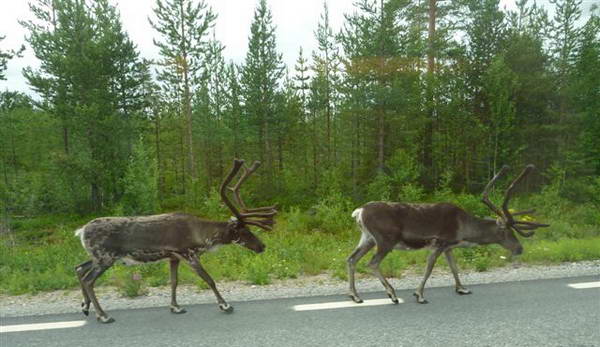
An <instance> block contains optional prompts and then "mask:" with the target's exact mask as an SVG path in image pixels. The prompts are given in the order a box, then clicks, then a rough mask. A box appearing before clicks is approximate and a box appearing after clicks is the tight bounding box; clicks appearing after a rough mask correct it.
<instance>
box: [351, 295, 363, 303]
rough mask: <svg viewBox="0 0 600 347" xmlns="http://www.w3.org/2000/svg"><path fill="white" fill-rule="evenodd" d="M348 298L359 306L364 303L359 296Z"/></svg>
mask: <svg viewBox="0 0 600 347" xmlns="http://www.w3.org/2000/svg"><path fill="white" fill-rule="evenodd" d="M348 296H349V297H350V299H352V301H354V302H355V303H357V304H362V303H363V300H362V299H361V298H359V297H358V295H354V294H348Z"/></svg>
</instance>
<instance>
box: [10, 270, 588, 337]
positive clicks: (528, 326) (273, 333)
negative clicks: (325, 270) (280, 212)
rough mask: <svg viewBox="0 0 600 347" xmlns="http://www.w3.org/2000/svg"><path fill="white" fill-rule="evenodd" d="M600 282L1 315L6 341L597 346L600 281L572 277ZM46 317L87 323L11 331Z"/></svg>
mask: <svg viewBox="0 0 600 347" xmlns="http://www.w3.org/2000/svg"><path fill="white" fill-rule="evenodd" d="M373 280H376V279H373ZM598 281H600V278H598V277H597V276H594V277H572V278H565V279H553V280H538V281H524V282H506V283H496V284H486V285H475V286H471V287H469V289H471V290H472V291H473V294H472V295H467V296H459V295H456V294H454V291H453V289H452V288H449V287H447V288H429V289H427V288H426V290H425V297H426V298H427V299H428V300H429V302H430V303H429V304H427V305H420V304H417V303H416V302H415V300H414V298H413V297H412V291H399V292H398V296H399V298H401V299H402V300H403V301H404V302H403V303H400V304H398V305H393V304H391V301H390V303H389V304H388V303H387V301H381V300H376V299H384V298H387V296H386V295H385V293H383V292H376V293H363V295H362V297H363V299H365V302H366V303H373V305H374V306H366V305H363V306H360V305H358V304H355V305H352V307H346V308H330V309H316V310H306V311H297V310H295V309H294V307H296V309H301V308H311V307H310V306H308V307H307V306H298V305H307V304H320V303H331V302H347V301H349V300H347V299H346V297H345V296H342V295H338V296H320V297H305V298H293V299H278V300H268V301H250V302H237V303H236V302H231V304H232V305H233V306H234V307H235V312H234V313H232V314H225V313H221V312H220V311H219V310H218V308H217V306H216V304H215V305H192V306H188V307H186V309H187V310H188V312H187V313H186V314H182V315H173V314H170V313H169V310H168V308H167V307H163V308H152V309H139V310H121V311H119V310H116V311H111V310H110V307H105V309H107V311H108V312H109V314H111V316H112V317H113V318H115V319H116V322H115V323H112V324H108V325H103V324H99V323H97V322H96V320H95V318H94V317H92V316H90V317H89V318H87V319H85V318H84V316H83V315H80V314H78V315H76V314H62V315H47V316H34V317H33V316H32V317H17V318H2V319H1V321H0V323H1V324H0V325H1V327H0V346H1V347H9V346H61V347H63V346H144V347H152V346H536V347H537V346H581V347H583V346H600V288H599V287H597V284H596V287H595V288H580V289H577V288H572V287H569V286H568V284H573V283H589V282H596V283H598ZM359 291H360V288H359ZM100 300H101V299H100ZM373 300H375V301H373ZM381 303H384V304H383V305H381ZM73 304H74V305H76V304H77V303H73ZM312 308H315V307H312ZM316 308H319V307H316ZM320 308H322V307H320ZM50 322H74V323H72V324H74V325H81V326H78V327H71V328H62V329H50V330H35V331H13V332H6V331H7V330H14V329H15V327H17V329H18V327H23V324H39V323H50ZM2 329H4V330H2Z"/></svg>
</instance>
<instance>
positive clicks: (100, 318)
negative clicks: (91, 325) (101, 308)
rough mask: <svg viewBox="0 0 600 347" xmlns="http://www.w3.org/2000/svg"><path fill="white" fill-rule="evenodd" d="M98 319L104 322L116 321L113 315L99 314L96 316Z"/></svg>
mask: <svg viewBox="0 0 600 347" xmlns="http://www.w3.org/2000/svg"><path fill="white" fill-rule="evenodd" d="M96 319H97V320H98V322H100V323H102V324H109V323H112V322H114V321H115V320H114V319H113V318H112V317H109V316H98V317H96Z"/></svg>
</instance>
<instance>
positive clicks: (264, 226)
mask: <svg viewBox="0 0 600 347" xmlns="http://www.w3.org/2000/svg"><path fill="white" fill-rule="evenodd" d="M244 223H246V224H250V225H254V226H257V227H259V228H262V229H265V230H267V231H271V230H273V227H272V226H271V225H273V224H274V223H273V221H272V220H270V221H265V222H262V221H257V220H246V221H244Z"/></svg>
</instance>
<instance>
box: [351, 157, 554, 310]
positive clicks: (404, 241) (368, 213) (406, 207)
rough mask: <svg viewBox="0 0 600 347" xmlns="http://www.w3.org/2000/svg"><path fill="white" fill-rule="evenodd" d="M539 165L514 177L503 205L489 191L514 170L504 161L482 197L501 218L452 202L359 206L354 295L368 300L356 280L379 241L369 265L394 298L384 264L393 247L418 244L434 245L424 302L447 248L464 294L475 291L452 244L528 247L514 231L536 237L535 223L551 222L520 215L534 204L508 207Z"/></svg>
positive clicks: (419, 293)
mask: <svg viewBox="0 0 600 347" xmlns="http://www.w3.org/2000/svg"><path fill="white" fill-rule="evenodd" d="M533 168H534V167H533V165H528V166H527V167H526V168H525V169H524V170H523V172H521V174H520V175H519V176H518V177H517V178H516V179H515V180H514V181H513V182H512V184H511V185H510V186H509V188H508V190H507V191H506V193H505V196H504V202H503V203H502V209H499V208H498V207H496V206H495V205H494V204H492V202H491V201H490V200H489V198H488V194H489V190H490V189H491V187H492V186H493V185H494V182H496V180H497V179H498V178H499V177H500V176H502V175H503V174H504V173H505V172H506V171H507V170H508V166H504V167H502V169H501V170H500V172H498V174H497V175H496V176H494V177H493V178H492V180H491V181H490V182H489V183H488V184H487V186H486V187H485V189H484V191H483V196H482V199H481V200H482V202H483V203H484V204H485V205H486V206H488V207H489V208H490V209H491V210H492V211H493V212H494V213H495V214H496V215H498V218H497V219H491V218H479V217H476V216H473V215H471V214H469V213H468V212H466V211H464V210H463V209H461V208H460V207H458V206H456V205H453V204H450V203H436V204H407V203H393V202H369V203H367V204H365V205H363V206H362V207H359V208H357V209H356V210H354V212H352V217H354V218H355V219H356V222H357V223H358V226H359V228H360V230H361V232H362V235H361V238H360V241H359V243H358V246H357V247H356V249H355V250H354V252H352V254H350V256H349V257H348V260H347V262H348V282H349V285H350V294H349V296H350V298H351V299H352V300H353V301H354V302H356V303H362V300H361V299H360V297H359V296H358V294H357V292H356V287H355V284H354V272H355V270H356V263H357V262H358V261H359V260H360V258H362V257H363V256H364V255H365V254H366V253H367V252H368V251H369V250H370V249H371V248H373V247H374V246H375V245H377V251H376V253H375V255H374V256H373V258H372V259H371V261H370V262H369V267H370V268H371V269H372V271H373V273H374V274H375V276H377V278H378V279H379V281H381V283H382V284H383V286H384V287H385V290H386V292H387V295H388V296H389V297H390V299H391V300H392V302H394V303H396V304H397V303H398V298H397V297H396V293H395V291H394V288H393V287H392V286H391V285H390V284H389V283H388V281H387V280H386V279H385V278H384V277H383V276H382V274H381V272H380V271H379V264H380V263H381V261H382V260H383V258H385V256H386V255H387V254H388V253H389V252H390V251H391V250H393V249H399V250H416V249H423V248H429V249H431V250H432V252H431V254H430V255H429V257H428V258H427V268H426V270H425V276H424V277H423V280H422V281H421V283H420V285H419V287H418V288H417V290H416V292H415V293H414V296H415V297H416V298H417V302H418V303H420V304H426V303H427V300H425V298H424V296H423V288H424V287H425V282H427V279H428V278H429V276H430V275H431V270H432V269H433V266H434V264H435V262H436V260H437V258H438V257H439V256H440V255H441V254H442V253H444V255H445V256H446V260H447V262H448V265H449V266H450V269H451V270H452V274H453V275H454V280H455V290H456V293H458V294H460V295H465V294H471V291H470V290H468V289H467V288H465V287H464V286H463V285H462V284H461V282H460V279H459V277H458V268H457V267H456V261H455V260H454V256H453V255H452V249H454V248H456V247H472V246H477V245H487V244H492V243H496V244H499V245H501V246H502V247H504V248H506V249H508V250H509V251H511V253H512V255H515V256H516V255H520V254H521V253H522V252H523V247H522V246H521V243H520V242H519V240H518V239H517V238H516V236H515V234H514V232H513V231H516V232H517V233H518V234H519V235H521V236H524V237H531V236H532V235H533V234H534V231H533V230H534V229H537V228H540V227H548V226H549V225H548V224H541V223H534V222H526V221H519V220H515V219H514V216H518V215H523V214H529V213H534V212H535V211H534V210H527V211H521V212H513V213H511V212H510V211H509V209H508V203H509V201H510V198H511V195H512V193H513V190H514V188H515V186H516V185H517V184H518V183H519V182H520V181H521V180H523V178H524V177H525V176H527V175H528V174H529V172H530V171H531V170H532V169H533ZM525 230H529V231H525Z"/></svg>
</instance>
